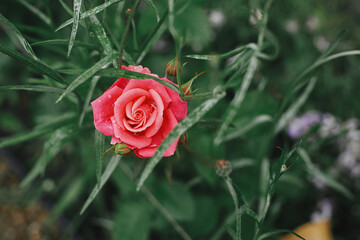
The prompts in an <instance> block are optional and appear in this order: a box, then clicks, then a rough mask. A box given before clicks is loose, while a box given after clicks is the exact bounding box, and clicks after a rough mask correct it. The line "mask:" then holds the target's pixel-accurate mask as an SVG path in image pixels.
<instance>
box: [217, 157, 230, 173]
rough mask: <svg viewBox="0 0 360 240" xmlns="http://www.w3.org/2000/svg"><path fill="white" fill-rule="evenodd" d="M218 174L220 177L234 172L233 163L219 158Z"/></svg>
mask: <svg viewBox="0 0 360 240" xmlns="http://www.w3.org/2000/svg"><path fill="white" fill-rule="evenodd" d="M215 170H216V174H217V175H219V176H220V177H228V176H229V175H230V173H231V172H232V164H231V162H229V161H226V160H223V159H222V160H217V161H216V165H215Z"/></svg>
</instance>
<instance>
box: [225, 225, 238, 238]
mask: <svg viewBox="0 0 360 240" xmlns="http://www.w3.org/2000/svg"><path fill="white" fill-rule="evenodd" d="M224 228H225V229H226V231H227V232H228V234H229V235H230V236H231V238H232V239H233V240H236V239H238V237H237V236H236V233H235V231H234V229H232V228H231V227H230V226H229V225H227V224H226V223H224Z"/></svg>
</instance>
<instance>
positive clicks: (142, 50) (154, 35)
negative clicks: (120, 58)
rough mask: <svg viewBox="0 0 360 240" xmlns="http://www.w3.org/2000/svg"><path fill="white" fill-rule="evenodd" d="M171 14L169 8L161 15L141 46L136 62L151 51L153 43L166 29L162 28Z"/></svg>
mask: <svg viewBox="0 0 360 240" xmlns="http://www.w3.org/2000/svg"><path fill="white" fill-rule="evenodd" d="M168 14H169V8H167V9H166V10H165V11H164V13H163V14H162V15H161V18H160V21H158V22H157V24H156V25H155V27H154V28H153V30H152V31H151V33H150V34H149V35H148V36H147V37H146V39H145V41H144V42H143V44H141V46H140V50H139V55H138V57H137V59H136V63H137V64H139V63H140V62H141V61H142V59H143V58H144V57H145V55H146V53H147V52H148V51H149V49H150V47H151V45H152V43H153V42H155V40H156V39H157V38H159V37H160V36H161V34H162V33H163V32H164V31H165V29H166V28H162V29H160V27H161V26H162V24H163V23H164V21H165V19H166V18H167V16H168Z"/></svg>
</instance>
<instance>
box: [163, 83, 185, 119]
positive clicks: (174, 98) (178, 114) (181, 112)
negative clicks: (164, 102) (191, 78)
mask: <svg viewBox="0 0 360 240" xmlns="http://www.w3.org/2000/svg"><path fill="white" fill-rule="evenodd" d="M161 79H162V80H165V81H167V82H170V83H172V84H174V83H173V82H171V81H170V80H168V79H167V78H166V77H164V78H161ZM174 85H175V86H177V85H176V84H174ZM166 91H167V92H168V94H169V96H170V98H171V103H170V105H169V108H170V109H171V111H172V112H173V113H174V116H175V118H176V120H178V121H180V120H181V119H184V118H185V117H186V115H187V102H186V101H183V100H181V98H180V96H179V94H178V93H176V92H175V91H173V90H171V89H170V88H166Z"/></svg>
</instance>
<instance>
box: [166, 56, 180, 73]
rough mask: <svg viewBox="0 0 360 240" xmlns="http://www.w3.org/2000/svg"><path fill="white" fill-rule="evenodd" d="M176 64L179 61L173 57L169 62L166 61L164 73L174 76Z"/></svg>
mask: <svg viewBox="0 0 360 240" xmlns="http://www.w3.org/2000/svg"><path fill="white" fill-rule="evenodd" d="M178 64H179V63H178V60H177V58H174V59H172V60H171V61H170V62H168V63H167V64H166V66H165V71H166V74H167V75H168V76H171V77H174V76H176V74H177V68H178ZM180 72H181V68H180Z"/></svg>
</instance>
